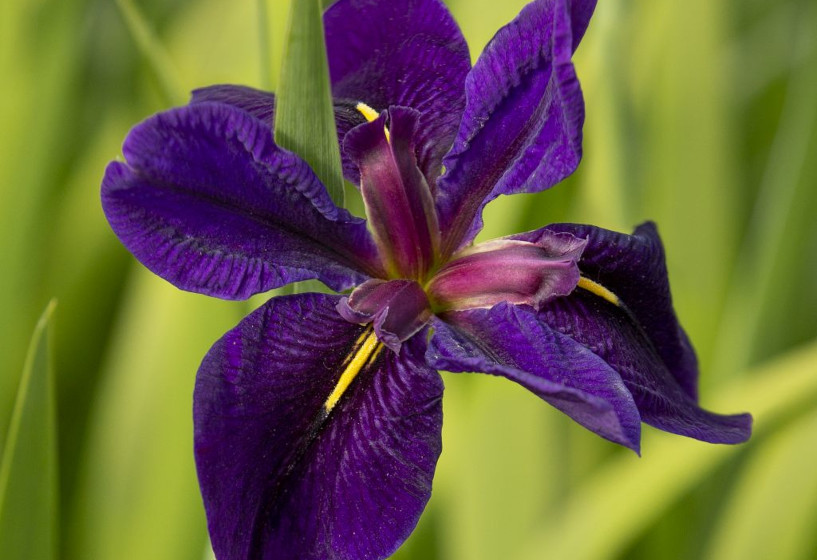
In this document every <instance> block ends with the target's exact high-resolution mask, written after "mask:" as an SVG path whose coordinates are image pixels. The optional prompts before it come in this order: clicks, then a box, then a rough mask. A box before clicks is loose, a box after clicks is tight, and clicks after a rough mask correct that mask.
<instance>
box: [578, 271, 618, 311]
mask: <svg viewBox="0 0 817 560" xmlns="http://www.w3.org/2000/svg"><path fill="white" fill-rule="evenodd" d="M578 286H579V288H584V289H585V290H587V291H588V292H590V293H592V294H595V295H597V296H599V297H600V298H601V299H603V300H606V301H609V302H610V303H612V304H613V305H615V306H616V307H619V306H620V305H621V300H619V299H618V296H617V295H616V294H614V293H613V292H611V291H610V290H608V289H607V288H605V287H604V286H602V285H601V284H599V283H598V282H593V281H592V280H590V279H589V278H585V277H584V276H581V277H580V278H579V284H578Z"/></svg>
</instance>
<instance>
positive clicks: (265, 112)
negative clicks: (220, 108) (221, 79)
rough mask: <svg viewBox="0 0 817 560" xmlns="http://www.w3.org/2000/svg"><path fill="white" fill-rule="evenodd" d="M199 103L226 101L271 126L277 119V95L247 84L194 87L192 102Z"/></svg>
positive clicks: (191, 95) (192, 103) (191, 96)
mask: <svg viewBox="0 0 817 560" xmlns="http://www.w3.org/2000/svg"><path fill="white" fill-rule="evenodd" d="M197 103H225V104H227V105H231V106H233V107H237V108H238V109H241V110H243V111H246V112H248V113H249V114H251V115H252V116H253V117H255V118H256V119H258V120H260V121H263V122H264V123H265V124H266V125H267V126H270V127H272V125H273V123H274V119H275V95H274V94H272V93H269V92H266V91H262V90H260V89H255V88H251V87H247V86H237V85H231V84H217V85H214V86H207V87H203V88H199V89H194V90H193V92H192V93H191V94H190V104H191V105H195V104H197Z"/></svg>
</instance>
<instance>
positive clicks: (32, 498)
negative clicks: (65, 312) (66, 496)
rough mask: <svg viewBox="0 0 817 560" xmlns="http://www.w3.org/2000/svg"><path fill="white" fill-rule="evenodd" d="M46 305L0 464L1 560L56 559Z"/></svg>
mask: <svg viewBox="0 0 817 560" xmlns="http://www.w3.org/2000/svg"><path fill="white" fill-rule="evenodd" d="M55 305H56V302H55V301H53V300H52V301H51V303H49V304H48V307H46V310H45V312H44V313H43V315H42V317H41V318H40V320H39V322H38V323H37V327H36V328H35V329H34V334H33V336H32V338H31V345H30V346H29V350H28V355H27V358H26V364H25V367H24V369H23V375H22V377H21V379H20V386H19V388H18V390H17V399H16V401H15V404H14V412H13V414H12V418H11V424H10V426H9V433H8V436H7V438H6V445H5V448H4V449H3V457H2V462H0V558H27V559H29V560H45V559H54V558H56V557H57V499H58V498H57V491H58V490H57V427H56V426H57V425H56V406H55V395H54V379H53V370H52V367H51V343H50V322H51V316H52V314H53V311H54V307H55Z"/></svg>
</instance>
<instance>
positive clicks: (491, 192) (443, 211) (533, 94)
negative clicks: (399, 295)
mask: <svg viewBox="0 0 817 560" xmlns="http://www.w3.org/2000/svg"><path fill="white" fill-rule="evenodd" d="M594 6H595V0H583V1H582V0H576V1H571V0H536V1H534V2H531V3H530V4H528V5H527V6H526V7H525V8H524V9H523V10H522V12H521V13H520V14H519V16H518V17H517V18H516V19H515V20H514V21H512V22H511V23H510V24H508V25H506V26H505V27H503V28H502V29H500V30H499V32H498V33H497V34H496V35H495V36H494V38H493V39H492V40H491V42H490V43H489V44H488V46H487V47H486V48H485V50H484V51H483V53H482V54H481V55H480V57H479V60H477V62H476V64H475V65H474V68H473V69H472V70H471V72H470V73H469V74H468V77H467V78H466V99H467V104H466V107H465V112H464V113H463V118H462V122H461V124H460V128H459V132H458V133H457V138H456V140H455V142H454V146H453V148H452V149H451V152H450V153H449V154H448V155H447V156H446V157H445V160H444V165H445V168H446V173H445V175H443V176H442V177H441V178H440V180H439V181H438V200H437V208H438V211H439V215H440V226H441V228H442V231H443V236H444V240H443V255H450V254H451V253H453V252H455V251H456V250H457V249H458V248H459V247H461V246H462V245H464V244H467V243H468V242H470V241H471V240H472V239H473V238H474V236H475V235H476V233H477V232H478V231H479V229H480V228H481V227H482V218H481V216H480V215H481V213H482V208H483V207H484V206H485V204H487V203H488V202H489V201H491V200H493V199H494V198H496V197H497V196H499V195H500V194H513V193H519V192H537V191H541V190H545V189H547V188H550V187H551V186H553V185H555V184H556V183H558V182H559V181H561V180H562V179H564V178H565V177H567V176H568V175H570V174H571V173H572V172H573V171H574V170H575V169H576V167H577V166H578V164H579V160H580V159H581V151H582V147H581V143H582V125H583V123H584V102H583V100H582V94H581V89H580V87H579V82H578V80H577V79H576V74H575V71H574V69H573V64H572V62H571V57H572V54H573V51H574V50H575V48H576V46H577V45H578V41H579V39H580V38H581V36H582V35H583V33H584V29H585V28H586V26H587V21H588V19H589V18H590V14H591V13H592V11H593V8H594Z"/></svg>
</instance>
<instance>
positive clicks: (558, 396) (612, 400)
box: [426, 303, 641, 452]
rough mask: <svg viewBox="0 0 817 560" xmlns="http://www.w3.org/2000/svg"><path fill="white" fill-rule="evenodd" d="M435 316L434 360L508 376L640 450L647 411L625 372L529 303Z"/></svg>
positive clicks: (454, 369) (584, 423) (429, 356)
mask: <svg viewBox="0 0 817 560" xmlns="http://www.w3.org/2000/svg"><path fill="white" fill-rule="evenodd" d="M444 318H445V321H442V320H439V319H437V320H435V321H434V328H435V331H434V335H433V336H432V338H431V343H430V346H429V349H428V352H427V354H426V356H427V359H428V363H429V365H432V366H434V367H436V368H439V369H444V370H448V371H452V372H482V373H489V374H491V375H499V376H502V377H506V378H508V379H510V380H512V381H516V382H517V383H519V384H520V385H522V386H523V387H525V388H527V389H529V390H530V391H532V392H533V393H534V394H536V395H538V396H539V397H541V398H542V399H544V400H546V401H547V402H549V403H550V404H551V405H553V406H554V407H556V408H558V409H559V410H561V411H562V412H564V413H565V414H567V415H568V416H570V417H571V418H572V419H573V420H575V421H576V422H578V423H579V424H581V425H582V426H584V427H585V428H587V429H589V430H591V431H593V432H595V433H597V434H598V435H600V436H602V437H603V438H606V439H609V440H610V441H613V442H615V443H619V444H621V445H624V446H626V447H629V448H630V449H632V450H634V451H636V452H638V450H639V441H640V433H641V432H640V429H641V419H640V416H639V413H638V410H637V408H636V405H635V403H634V402H633V398H632V396H631V395H630V393H629V391H628V390H627V389H626V388H625V386H624V383H623V382H622V380H621V377H620V376H619V374H618V373H616V371H615V370H613V369H612V368H611V367H610V366H608V365H607V364H606V363H605V362H604V361H603V360H601V359H599V357H598V356H596V355H595V354H593V352H591V351H590V350H588V349H587V348H584V347H582V346H580V345H578V344H575V343H574V342H573V341H572V340H570V339H569V338H567V337H565V336H564V335H562V334H561V333H559V332H556V331H555V330H553V329H551V328H550V327H548V325H547V324H545V323H543V322H541V321H540V320H539V319H538V318H537V316H536V313H535V311H534V310H533V309H532V308H530V307H527V306H514V305H511V304H508V303H500V304H498V305H496V306H495V307H493V308H491V309H474V310H470V311H458V312H454V313H450V314H447V315H445V316H444Z"/></svg>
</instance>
